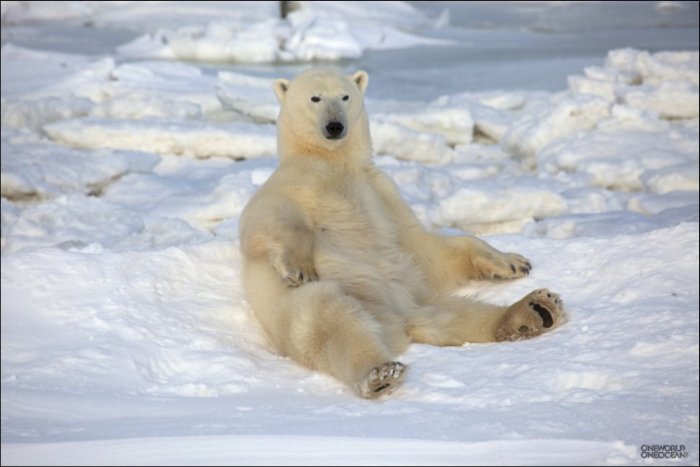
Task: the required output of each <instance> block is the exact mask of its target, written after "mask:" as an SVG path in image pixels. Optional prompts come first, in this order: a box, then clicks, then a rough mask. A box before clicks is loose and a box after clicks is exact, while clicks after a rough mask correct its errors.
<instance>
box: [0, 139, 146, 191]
mask: <svg viewBox="0 0 700 467" xmlns="http://www.w3.org/2000/svg"><path fill="white" fill-rule="evenodd" d="M0 161H1V162H0V163H1V164H2V196H3V197H4V198H7V199H10V200H26V199H49V198H53V197H56V196H59V195H62V194H70V193H76V192H78V193H82V194H93V195H95V194H99V193H101V192H102V191H103V190H104V189H105V188H106V187H107V186H108V185H109V184H110V183H113V182H115V181H116V180H118V179H119V178H121V177H123V176H125V175H126V174H128V173H147V172H150V171H151V170H152V169H153V168H154V167H155V166H156V164H158V162H159V161H160V157H158V156H156V155H153V154H146V153H136V152H125V151H107V150H102V151H97V152H91V153H87V152H85V151H78V150H74V149H70V148H64V147H60V146H56V145H53V144H50V143H48V142H45V141H40V140H38V139H37V138H34V137H31V136H28V135H27V134H24V133H22V132H17V131H13V130H11V129H9V128H5V127H3V129H2V159H1V160H0Z"/></svg>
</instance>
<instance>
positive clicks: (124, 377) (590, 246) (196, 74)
mask: <svg viewBox="0 0 700 467" xmlns="http://www.w3.org/2000/svg"><path fill="white" fill-rule="evenodd" d="M445 6H446V5H444V4H443V2H416V4H415V5H414V6H411V5H409V4H405V3H389V2H378V3H376V4H374V5H372V8H371V10H368V8H367V6H366V5H365V4H358V3H354V2H343V3H342V4H341V3H333V2H317V3H313V4H310V3H308V2H302V8H301V9H300V10H297V11H296V12H294V13H293V14H292V17H291V20H290V21H289V22H282V21H279V20H277V19H276V17H275V14H276V11H277V10H276V8H277V6H276V4H275V3H274V2H271V3H267V2H254V3H253V2H246V3H245V4H244V5H241V4H238V5H225V4H218V3H216V2H212V3H208V2H197V3H196V4H193V3H190V4H187V3H186V4H177V5H173V4H169V3H168V2H151V3H149V4H148V5H143V4H141V5H139V4H135V3H130V2H83V3H78V2H60V3H59V2H57V3H53V4H52V3H46V2H36V3H33V2H3V3H2V52H1V57H2V464H3V465H10V464H88V465H99V464H156V465H157V464H191V465H201V464H222V465H231V464H245V465H253V464H277V465H282V464H303V465H315V464H331V463H342V464H369V463H381V464H395V465H406V464H440V465H448V464H533V465H561V464H639V463H647V464H669V463H674V464H681V465H693V464H694V465H697V464H698V459H699V457H698V423H699V418H698V384H699V381H698V352H699V350H700V349H699V347H700V346H699V343H698V339H699V337H698V326H699V323H698V314H699V313H698V309H699V308H700V299H699V294H698V282H699V273H698V270H699V259H698V258H699V247H698V240H699V238H698V237H699V235H698V217H699V216H698V189H699V187H698V179H699V175H698V153H699V150H698V141H699V134H698V51H697V49H698V19H697V18H698V6H697V3H696V2H647V3H632V4H630V3H625V4H624V5H622V2H602V3H600V2H599V3H595V2H593V3H586V4H582V3H581V2H573V3H566V2H524V3H519V4H511V3H508V2H503V3H500V2H499V3H497V4H496V5H492V4H490V3H478V2H477V3H470V4H462V5H458V4H450V5H447V6H448V7H449V11H448V10H444V8H445ZM601 18H602V19H601ZM311 59H314V60H321V59H336V60H338V62H337V64H338V66H341V67H344V68H345V69H346V70H348V71H353V70H355V69H357V68H364V69H366V70H367V71H368V72H369V73H370V89H369V94H368V98H367V107H368V110H369V112H370V120H371V122H372V123H371V125H372V127H371V130H372V135H373V140H374V149H375V153H376V154H377V157H376V163H377V164H378V165H379V166H380V167H381V168H382V169H383V170H385V171H386V172H387V173H389V174H390V175H391V176H392V177H393V179H394V180H395V181H396V182H397V183H398V185H399V186H400V188H401V190H402V193H403V194H404V196H405V198H406V199H407V200H408V201H409V203H410V204H411V205H412V206H413V208H414V210H415V211H416V212H417V214H418V215H419V217H420V219H421V220H422V221H423V222H424V223H425V224H426V225H428V226H430V227H431V228H434V229H440V230H443V231H445V232H457V231H458V230H464V231H469V232H473V233H478V234H480V235H482V236H484V238H487V239H488V241H489V242H490V243H492V244H493V245H495V246H496V247H498V248H500V249H503V250H507V251H517V252H519V253H521V254H523V255H525V256H527V257H528V258H529V259H531V260H532V262H533V264H534V266H535V269H534V271H533V273H532V274H531V275H530V276H529V277H527V278H525V279H521V280H517V281H513V282H490V283H474V284H471V285H469V286H468V287H466V288H465V290H464V291H463V292H464V293H471V294H476V295H478V296H479V297H481V298H484V299H486V300H490V301H494V302H498V303H503V304H506V303H510V302H513V301H515V300H516V299H519V298H520V297H521V296H522V295H524V294H525V293H527V292H529V291H530V290H532V289H534V288H538V287H550V288H552V289H553V290H555V291H556V292H558V293H560V294H562V296H563V298H564V300H565V303H566V306H567V310H568V313H569V316H570V321H569V322H568V323H567V325H565V326H563V327H562V328H560V329H558V330H557V331H556V332H553V333H552V334H548V335H546V336H544V337H541V338H538V339H535V340H532V341H528V342H518V343H512V344H497V345H496V344H494V345H465V346H463V347H459V348H435V347H429V346H424V345H413V346H412V347H411V348H410V349H409V350H408V351H407V353H406V354H405V355H404V356H403V357H402V361H404V362H405V363H407V364H409V365H410V367H411V368H410V373H409V376H408V378H407V381H406V383H405V385H404V386H403V387H402V388H401V389H400V390H399V391H397V392H396V393H395V394H394V395H393V396H391V398H389V399H386V400H382V401H378V402H368V401H364V400H359V399H357V398H356V397H355V396H354V395H353V394H352V393H351V392H350V391H349V390H348V389H347V388H346V387H344V386H343V385H342V384H340V383H338V382H337V381H335V380H333V379H331V378H329V377H326V376H324V375H321V374H317V373H312V372H309V371H308V370H305V369H303V368H300V367H298V366H297V365H295V364H294V363H293V362H291V361H289V360H287V359H284V358H280V357H278V356H275V355H274V354H273V353H272V352H270V350H269V349H268V347H267V346H266V343H265V340H264V337H263V336H262V334H261V332H260V329H259V327H258V325H257V323H256V321H255V319H254V317H253V316H252V314H251V312H250V309H249V307H248V305H247V303H246V300H245V297H244V294H243V292H242V288H241V285H240V282H239V268H240V254H239V252H238V238H237V226H238V216H239V214H240V212H241V210H242V208H243V206H244V205H245V203H246V201H247V200H248V199H249V197H250V196H251V194H252V193H253V192H254V191H255V190H256V188H257V187H258V186H260V185H261V184H262V183H263V182H264V181H265V179H266V178H267V177H268V176H269V174H270V173H271V172H272V171H273V170H274V168H275V165H276V160H275V157H274V155H275V127H274V119H275V116H276V113H277V105H276V102H275V100H274V96H273V93H272V91H271V80H272V78H273V77H278V76H284V77H291V76H292V75H293V74H294V73H296V72H297V71H299V70H301V69H303V68H304V67H306V66H308V61H309V60H311ZM654 445H667V446H668V445H672V446H673V447H677V448H678V449H681V445H682V449H684V450H683V451H677V452H679V453H680V454H682V455H685V456H684V457H681V458H680V459H672V458H662V459H651V458H644V457H642V455H643V454H644V453H645V452H646V453H648V451H646V450H647V449H652V446H654Z"/></svg>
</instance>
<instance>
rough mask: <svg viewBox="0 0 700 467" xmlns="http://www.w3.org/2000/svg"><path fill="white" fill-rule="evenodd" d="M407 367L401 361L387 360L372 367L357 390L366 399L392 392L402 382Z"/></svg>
mask: <svg viewBox="0 0 700 467" xmlns="http://www.w3.org/2000/svg"><path fill="white" fill-rule="evenodd" d="M407 369H408V367H407V366H406V365H404V364H403V363H401V362H387V363H385V364H383V365H380V366H378V367H376V368H373V369H372V371H370V372H369V373H368V374H367V377H366V378H365V380H364V381H362V382H361V383H360V384H358V385H357V391H358V392H359V394H360V395H361V396H362V397H364V398H366V399H376V398H378V397H381V396H384V395H386V394H389V393H391V392H393V391H394V390H395V389H396V388H398V387H399V386H400V385H401V383H402V382H403V379H404V377H405V376H406V370H407Z"/></svg>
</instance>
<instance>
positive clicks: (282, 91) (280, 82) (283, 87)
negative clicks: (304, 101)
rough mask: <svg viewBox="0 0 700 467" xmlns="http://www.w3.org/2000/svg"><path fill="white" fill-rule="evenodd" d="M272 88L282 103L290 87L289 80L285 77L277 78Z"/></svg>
mask: <svg viewBox="0 0 700 467" xmlns="http://www.w3.org/2000/svg"><path fill="white" fill-rule="evenodd" d="M272 89H274V90H275V95H276V96H277V100H278V101H280V103H281V102H282V101H283V100H284V96H285V95H286V94H287V89H289V80H288V79H283V78H280V79H276V80H275V82H274V83H272Z"/></svg>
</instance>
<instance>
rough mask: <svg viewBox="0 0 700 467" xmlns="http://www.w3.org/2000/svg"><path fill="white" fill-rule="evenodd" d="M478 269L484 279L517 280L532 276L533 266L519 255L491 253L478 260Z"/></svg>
mask: <svg viewBox="0 0 700 467" xmlns="http://www.w3.org/2000/svg"><path fill="white" fill-rule="evenodd" d="M475 263H476V268H477V270H478V271H479V273H480V274H479V275H480V278H482V279H517V278H518V277H523V276H526V275H528V274H530V270H531V269H532V265H531V264H530V261H528V260H527V258H525V257H524V256H521V255H519V254H517V253H501V252H500V251H494V252H490V254H488V255H484V256H482V257H480V258H478V259H477V260H476V261H475Z"/></svg>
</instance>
